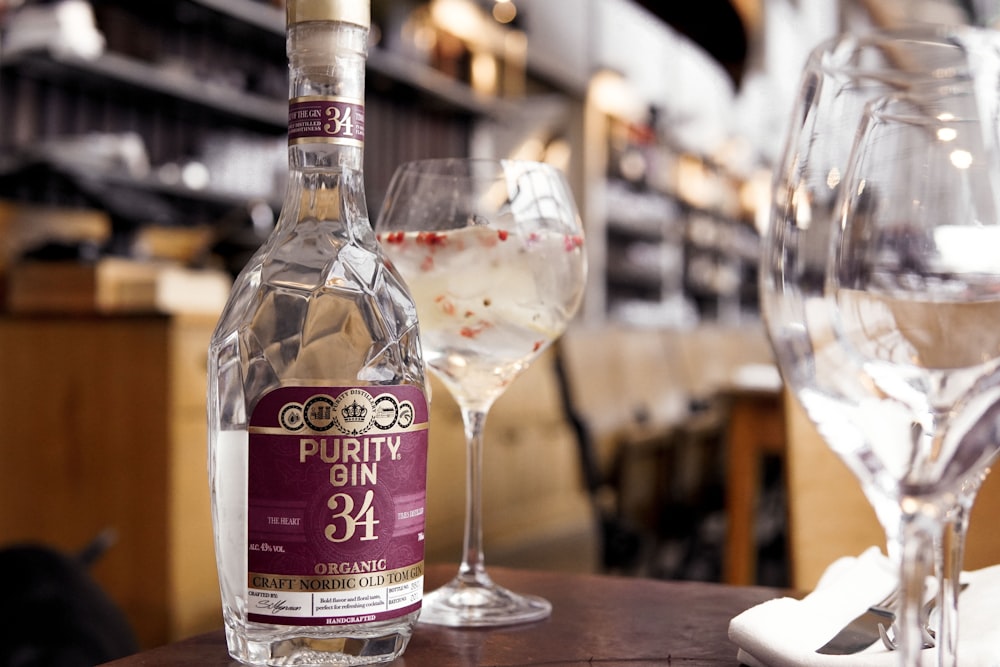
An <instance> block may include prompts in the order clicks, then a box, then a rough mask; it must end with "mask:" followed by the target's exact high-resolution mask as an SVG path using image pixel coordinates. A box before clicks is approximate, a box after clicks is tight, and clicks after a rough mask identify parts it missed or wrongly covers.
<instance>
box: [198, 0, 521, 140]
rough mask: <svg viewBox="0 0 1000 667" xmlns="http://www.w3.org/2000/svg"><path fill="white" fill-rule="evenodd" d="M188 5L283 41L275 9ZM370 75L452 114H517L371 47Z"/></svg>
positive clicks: (211, 0)
mask: <svg viewBox="0 0 1000 667" xmlns="http://www.w3.org/2000/svg"><path fill="white" fill-rule="evenodd" d="M191 2H194V3H195V4H197V5H201V6H202V7H206V8H208V9H212V10H214V11H216V12H218V13H220V14H223V15H225V16H228V17H230V18H233V19H236V20H238V21H240V22H242V23H245V24H248V25H252V26H255V27H257V28H260V29H262V30H264V31H266V32H270V33H273V34H275V35H278V36H281V37H282V38H283V37H284V35H285V13H284V12H283V11H282V10H280V9H278V8H276V7H272V6H270V5H265V4H262V3H259V2H251V1H250V0H191ZM373 74H374V75H378V76H381V77H385V78H387V79H390V80H391V81H393V82H394V83H397V84H402V85H405V86H407V87H409V88H412V89H413V90H415V91H417V92H419V93H422V94H423V95H425V96H427V97H429V98H431V99H433V100H436V101H437V102H439V103H443V104H444V105H446V106H447V107H449V108H450V109H451V110H452V111H464V112H467V113H471V114H476V115H482V116H503V115H510V114H513V113H515V112H516V110H517V107H516V106H515V105H514V104H513V103H511V102H509V101H507V100H504V99H501V98H497V97H490V96H486V95H482V94H480V93H477V92H476V91H475V90H473V89H472V87H471V86H468V85H465V84H462V83H459V82H457V81H455V80H454V79H452V78H451V77H449V76H447V75H446V74H443V73H441V72H438V71H437V70H435V69H433V68H431V67H427V66H426V65H421V64H419V63H415V62H413V61H412V60H410V59H408V58H407V57H406V56H404V55H401V54H398V53H394V52H392V51H388V50H386V49H384V48H379V47H372V48H370V49H369V50H368V75H369V76H371V75H373ZM370 83H371V82H369V85H370ZM286 120H287V119H286ZM283 122H285V121H283Z"/></svg>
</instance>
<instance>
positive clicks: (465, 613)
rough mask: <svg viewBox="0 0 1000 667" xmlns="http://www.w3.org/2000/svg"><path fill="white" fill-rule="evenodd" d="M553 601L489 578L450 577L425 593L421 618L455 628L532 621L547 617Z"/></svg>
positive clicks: (434, 623)
mask: <svg viewBox="0 0 1000 667" xmlns="http://www.w3.org/2000/svg"><path fill="white" fill-rule="evenodd" d="M551 614H552V605H551V604H550V603H549V601H548V600H545V599H543V598H540V597H538V596H535V595H521V594H518V593H514V592H511V591H509V590H507V589H506V588H504V587H502V586H497V585H496V584H494V583H493V582H492V581H490V580H489V579H488V578H487V579H486V581H482V580H480V579H465V578H463V577H461V576H459V577H456V578H455V579H452V580H451V581H450V582H448V583H447V584H445V585H444V586H442V587H441V588H439V589H437V590H435V591H431V592H430V593H428V594H427V595H425V596H424V601H423V608H422V610H421V612H420V622H421V623H430V624H433V625H447V626H450V627H455V628H471V627H490V626H500V625H515V624H517V623H531V622H533V621H541V620H543V619H546V618H548V617H549V616H550V615H551Z"/></svg>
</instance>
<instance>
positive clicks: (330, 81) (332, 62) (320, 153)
mask: <svg viewBox="0 0 1000 667" xmlns="http://www.w3.org/2000/svg"><path fill="white" fill-rule="evenodd" d="M287 50H288V66H289V112H288V159H289V168H290V170H291V172H292V176H293V178H294V177H296V174H295V172H313V171H324V172H338V171H356V172H358V173H360V172H361V170H362V163H363V158H364V127H365V107H364V98H365V59H366V56H367V51H368V29H367V28H364V27H362V26H358V25H354V24H352V23H342V22H337V21H308V22H305V23H297V24H293V25H290V26H289V27H288V42H287Z"/></svg>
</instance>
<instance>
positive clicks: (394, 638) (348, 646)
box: [226, 625, 410, 667]
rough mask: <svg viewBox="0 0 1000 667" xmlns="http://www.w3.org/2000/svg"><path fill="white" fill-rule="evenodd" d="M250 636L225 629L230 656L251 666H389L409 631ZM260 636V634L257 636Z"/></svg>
mask: <svg viewBox="0 0 1000 667" xmlns="http://www.w3.org/2000/svg"><path fill="white" fill-rule="evenodd" d="M297 629H298V630H300V632H291V633H282V634H277V633H272V634H271V635H270V636H267V635H261V636H259V637H255V636H253V634H251V636H247V635H245V634H243V633H240V632H237V631H236V630H234V629H233V628H229V627H227V628H226V636H227V640H228V643H229V654H230V656H232V657H233V658H235V659H236V660H239V661H240V662H242V663H245V664H249V665H274V666H278V665H309V666H312V667H320V666H322V667H333V666H337V667H339V666H344V667H347V666H349V665H350V666H354V665H380V664H386V663H390V662H392V661H393V660H395V659H396V658H397V657H399V656H400V655H401V654H402V653H403V651H404V650H405V649H406V645H407V643H408V642H409V639H410V630H409V628H408V627H406V626H405V625H404V626H403V627H402V628H400V629H399V631H397V632H386V631H385V630H386V629H388V628H386V629H383V631H382V632H377V631H376V632H358V633H355V634H354V636H349V637H345V636H340V637H337V636H329V635H330V634H331V633H327V636H309V635H308V634H307V633H306V632H301V630H303V629H304V628H297ZM257 634H260V633H257Z"/></svg>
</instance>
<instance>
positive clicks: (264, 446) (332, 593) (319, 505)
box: [247, 385, 428, 625]
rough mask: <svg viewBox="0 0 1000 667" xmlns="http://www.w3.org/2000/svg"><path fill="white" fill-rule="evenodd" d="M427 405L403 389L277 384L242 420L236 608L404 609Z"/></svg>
mask: <svg viewBox="0 0 1000 667" xmlns="http://www.w3.org/2000/svg"><path fill="white" fill-rule="evenodd" d="M427 414H428V413H427V401H426V398H425V397H424V394H423V392H422V391H421V390H420V389H419V388H417V387H412V386H406V385H401V386H392V387H281V388H279V389H276V390H274V391H272V392H270V393H269V394H267V395H265V396H264V397H263V398H262V399H261V401H260V402H259V403H258V404H257V407H256V408H254V411H253V415H252V417H251V420H250V442H249V453H248V457H249V458H248V480H247V521H248V527H247V528H248V529H247V538H248V539H247V549H248V551H247V570H248V572H247V605H248V609H247V614H248V618H249V620H251V621H255V622H258V623H273V624H282V625H346V624H354V623H368V622H372V621H381V620H387V619H391V618H396V617H399V616H403V615H405V614H408V613H410V612H413V611H416V610H418V609H419V608H420V603H421V599H422V597H423V571H424V508H425V502H426V490H427Z"/></svg>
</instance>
